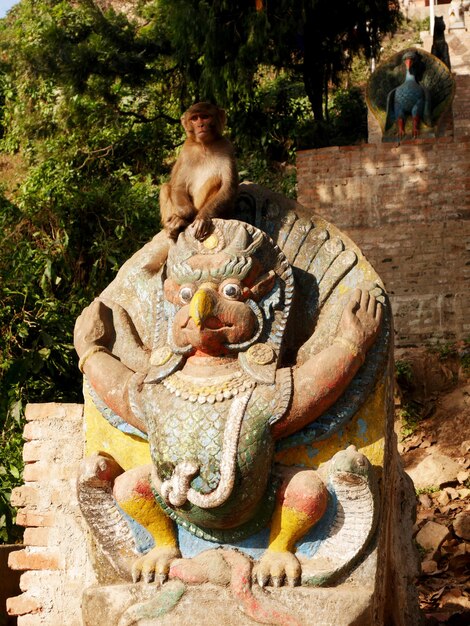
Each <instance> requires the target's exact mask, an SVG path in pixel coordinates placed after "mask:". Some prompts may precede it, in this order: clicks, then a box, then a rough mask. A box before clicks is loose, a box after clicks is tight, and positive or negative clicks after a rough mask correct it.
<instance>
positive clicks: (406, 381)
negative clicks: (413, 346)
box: [395, 359, 413, 387]
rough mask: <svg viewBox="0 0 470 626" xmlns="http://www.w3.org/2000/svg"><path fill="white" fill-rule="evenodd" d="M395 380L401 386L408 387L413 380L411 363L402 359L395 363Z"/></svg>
mask: <svg viewBox="0 0 470 626" xmlns="http://www.w3.org/2000/svg"><path fill="white" fill-rule="evenodd" d="M395 378H396V380H397V383H398V384H399V385H400V386H405V387H408V386H409V385H410V384H411V382H412V380H413V368H412V367H411V363H409V362H408V361H404V360H402V359H397V360H396V361H395Z"/></svg>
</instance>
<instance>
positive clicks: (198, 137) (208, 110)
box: [181, 102, 226, 144]
mask: <svg viewBox="0 0 470 626" xmlns="http://www.w3.org/2000/svg"><path fill="white" fill-rule="evenodd" d="M225 121H226V116H225V111H224V110H223V109H220V108H219V107H218V106H215V105H214V104H211V103H210V102H199V103H198V104H194V105H193V106H192V107H190V108H189V109H188V110H187V111H186V113H185V114H184V115H183V116H182V118H181V123H182V124H183V127H184V129H185V131H186V133H187V135H188V137H192V138H193V139H194V140H195V141H196V142H198V143H203V144H206V143H210V142H212V141H214V140H215V139H218V138H219V137H221V136H222V132H223V129H224V126H225Z"/></svg>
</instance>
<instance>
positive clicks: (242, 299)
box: [164, 278, 258, 355]
mask: <svg viewBox="0 0 470 626" xmlns="http://www.w3.org/2000/svg"><path fill="white" fill-rule="evenodd" d="M164 288H165V297H166V299H168V300H169V301H170V302H172V303H173V304H176V305H177V306H180V307H181V308H180V309H179V310H178V312H177V313H176V316H175V318H174V322H173V340H174V342H175V343H176V345H177V346H178V347H181V348H183V347H185V346H188V345H191V346H192V347H193V348H194V349H195V350H196V351H199V352H201V353H205V354H210V355H223V354H226V353H227V352H228V351H229V350H228V347H229V346H230V344H238V343H242V342H244V341H247V340H248V339H250V338H251V337H253V335H254V334H255V332H256V331H257V328H258V320H257V318H256V316H255V314H254V312H253V310H252V309H251V308H250V306H249V305H248V304H247V302H246V300H247V299H248V298H250V296H251V290H250V289H249V288H248V287H247V286H246V285H244V284H243V282H241V281H240V280H238V279H237V278H226V279H225V280H223V281H221V282H216V281H205V282H201V283H198V282H187V283H184V284H182V285H180V284H177V283H175V282H174V281H173V280H171V279H167V280H166V281H165V285H164Z"/></svg>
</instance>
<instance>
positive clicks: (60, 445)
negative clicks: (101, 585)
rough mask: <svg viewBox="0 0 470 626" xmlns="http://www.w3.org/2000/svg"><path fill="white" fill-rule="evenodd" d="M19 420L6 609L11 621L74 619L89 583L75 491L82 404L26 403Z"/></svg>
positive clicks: (25, 624)
mask: <svg viewBox="0 0 470 626" xmlns="http://www.w3.org/2000/svg"><path fill="white" fill-rule="evenodd" d="M26 420H27V424H26V426H25V429H24V438H25V440H26V443H25V444H24V450H23V458H24V461H25V469H24V474H23V477H24V485H23V486H22V487H18V488H17V489H15V490H14V491H13V494H12V504H13V505H14V506H17V507H20V508H19V511H18V517H17V521H18V523H19V524H20V525H22V526H25V527H26V529H25V533H24V544H25V548H24V549H22V550H18V551H16V552H13V553H11V554H10V558H9V561H8V564H9V567H10V568H11V569H13V570H20V571H23V573H22V575H21V578H20V589H21V591H22V592H23V593H22V594H21V595H19V596H16V597H13V598H10V599H9V600H7V612H8V613H9V614H10V615H17V616H18V626H40V625H42V624H47V625H48V626H64V625H65V624H66V625H67V626H79V625H80V624H81V623H82V620H81V596H82V591H83V588H84V587H86V586H88V585H91V584H93V583H94V582H95V579H94V574H93V571H92V568H91V565H90V563H89V561H88V556H87V550H86V531H85V528H84V522H83V521H82V520H81V518H80V515H79V512H78V504H77V497H76V493H75V480H76V476H77V473H78V463H79V462H80V460H81V459H82V456H83V441H84V436H83V431H82V424H83V406H82V405H78V404H54V403H50V404H30V405H28V407H27V409H26Z"/></svg>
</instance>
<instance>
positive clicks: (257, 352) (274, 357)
mask: <svg viewBox="0 0 470 626" xmlns="http://www.w3.org/2000/svg"><path fill="white" fill-rule="evenodd" d="M238 361H239V363H240V365H241V367H242V368H243V370H244V371H245V372H246V373H247V374H249V375H250V376H251V377H252V378H253V379H254V380H255V381H256V382H258V383H261V384H263V385H273V384H274V382H275V379H276V370H277V361H278V354H277V353H276V351H275V349H274V348H273V347H272V346H271V345H270V344H269V343H255V344H253V345H252V346H250V347H249V348H248V350H247V351H246V352H240V353H239V355H238Z"/></svg>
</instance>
